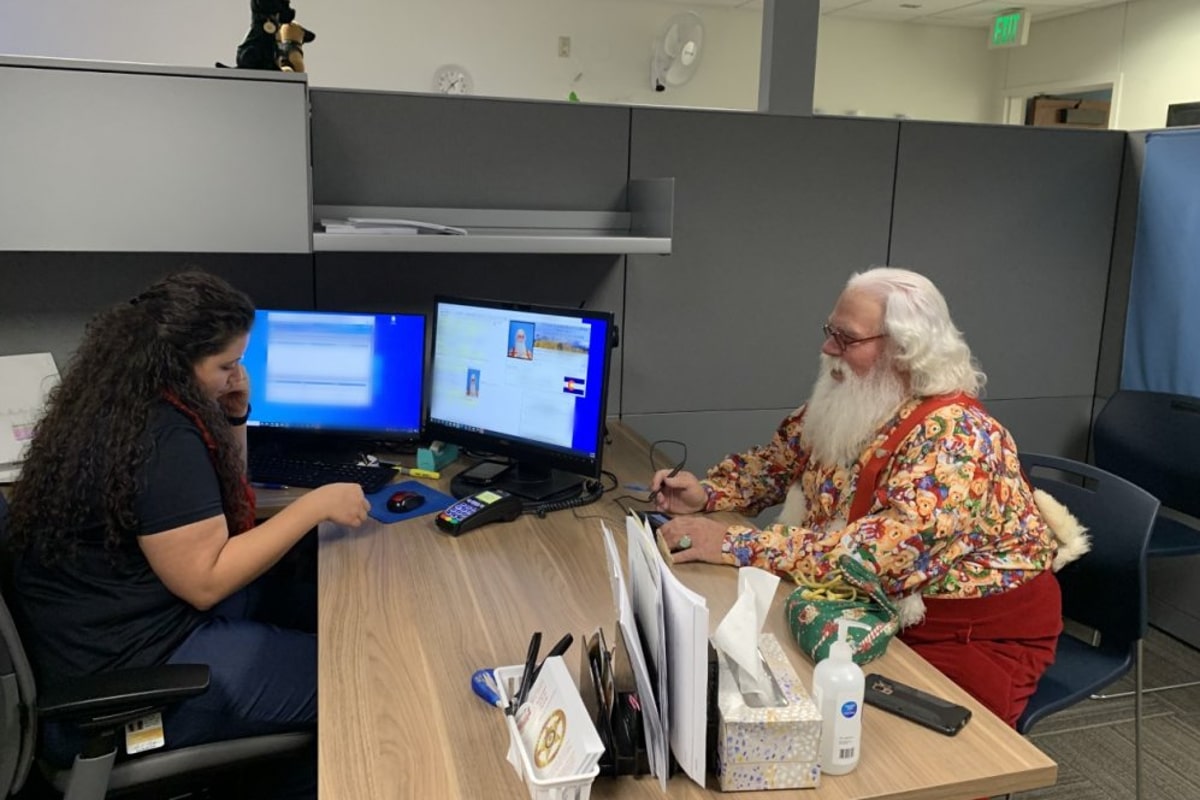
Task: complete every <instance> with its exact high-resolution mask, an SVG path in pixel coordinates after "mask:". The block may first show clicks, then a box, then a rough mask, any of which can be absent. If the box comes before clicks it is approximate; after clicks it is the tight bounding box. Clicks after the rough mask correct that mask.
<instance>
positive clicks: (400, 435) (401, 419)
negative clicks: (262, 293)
mask: <svg viewBox="0 0 1200 800" xmlns="http://www.w3.org/2000/svg"><path fill="white" fill-rule="evenodd" d="M242 362H243V363H244V364H245V366H246V370H247V371H248V372H249V373H250V419H249V420H248V422H247V423H246V424H247V425H248V426H249V430H248V432H247V433H248V435H252V436H254V437H255V444H256V445H258V444H264V443H273V444H279V445H282V446H292V447H304V446H307V447H310V448H314V449H320V450H323V451H326V452H336V451H337V450H339V449H345V450H346V451H347V452H349V451H351V450H353V449H354V446H355V445H356V444H361V443H362V442H363V441H364V440H370V441H373V442H384V443H405V442H408V443H411V442H414V441H417V440H418V439H420V437H421V423H422V416H423V414H422V412H423V407H422V404H423V402H424V370H425V316H424V315H422V314H365V313H354V312H344V311H288V310H275V309H259V310H258V311H256V312H255V315H254V329H253V330H252V331H251V332H250V342H249V344H248V345H247V347H246V354H245V356H244V357H243V359H242Z"/></svg>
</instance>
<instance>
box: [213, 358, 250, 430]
mask: <svg viewBox="0 0 1200 800" xmlns="http://www.w3.org/2000/svg"><path fill="white" fill-rule="evenodd" d="M217 402H218V403H220V404H221V410H222V411H224V412H225V416H227V417H234V418H241V417H244V416H246V411H247V410H248V409H249V408H250V373H248V372H246V368H245V367H244V366H242V364H241V363H239V364H238V365H237V367H236V368H235V369H234V371H233V374H232V375H230V376H229V382H228V383H227V384H225V391H223V392H221V394H220V396H218V397H217Z"/></svg>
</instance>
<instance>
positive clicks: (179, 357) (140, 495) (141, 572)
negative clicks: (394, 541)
mask: <svg viewBox="0 0 1200 800" xmlns="http://www.w3.org/2000/svg"><path fill="white" fill-rule="evenodd" d="M253 322H254V306H253V305H252V304H251V302H250V299H249V298H248V297H246V295H244V294H243V293H242V292H240V291H238V290H237V289H234V288H233V287H232V286H230V285H229V284H228V283H226V282H225V281H223V280H221V279H220V278H217V277H215V276H213V275H209V274H206V273H203V272H183V273H179V274H176V275H172V276H170V277H167V278H165V279H163V280H161V281H159V282H157V283H155V284H154V285H152V286H151V287H149V288H148V289H146V290H145V291H144V292H142V293H141V294H140V295H138V296H137V297H135V298H134V299H133V300H131V301H129V302H127V303H122V304H121V305H119V306H117V307H115V308H112V309H110V310H108V311H106V312H104V313H101V314H100V315H99V316H97V317H96V318H95V319H94V320H92V322H91V323H90V324H89V325H88V327H87V330H86V331H85V333H84V337H83V341H82V343H81V344H80V346H79V348H78V350H77V351H76V352H75V354H74V356H73V357H72V359H71V362H70V365H69V367H68V368H67V369H66V370H65V372H64V374H63V377H62V380H61V382H60V383H59V385H58V387H57V388H55V389H54V390H53V391H52V392H51V394H50V396H49V399H48V402H47V408H46V412H45V415H44V416H43V417H42V419H41V420H40V422H39V423H38V426H37V429H36V432H35V435H34V438H33V441H32V443H31V445H30V448H29V451H28V453H27V455H26V460H25V464H24V467H23V469H22V472H21V477H20V480H19V481H18V482H17V483H16V485H15V486H14V488H13V493H12V504H11V509H10V515H9V529H10V532H11V540H12V545H13V546H14V548H15V550H16V555H17V557H16V560H15V564H14V579H15V584H16V588H17V595H18V598H19V605H20V609H21V611H22V612H23V615H24V618H25V620H26V623H27V628H28V630H27V639H28V641H29V643H30V645H31V648H30V649H31V653H32V660H33V662H34V666H35V669H36V670H37V672H38V674H39V678H40V680H42V681H46V682H50V683H59V682H63V681H68V680H70V679H71V678H73V677H76V676H81V675H89V674H94V673H98V672H103V671H107V670H111V669H118V668H124V667H141V666H151V665H157V664H165V663H172V662H175V663H188V662H192V663H206V664H209V665H210V668H211V685H210V688H209V690H208V691H207V692H205V693H204V694H202V695H200V696H198V697H195V698H192V699H189V700H186V701H184V702H182V703H180V704H179V705H177V706H175V707H173V708H172V709H171V710H169V711H168V712H167V713H166V714H164V729H165V731H166V735H167V742H168V746H171V747H179V746H185V745H190V744H197V743H200V742H204V741H212V740H216V739H228V738H234V737H237V736H247V735H255V734H260V733H271V732H277V731H281V730H288V729H295V728H303V727H306V726H309V727H311V726H312V725H313V724H314V723H315V720H316V637H315V636H314V635H313V634H312V633H305V632H301V631H298V630H290V629H285V628H280V627H276V626H272V625H267V624H264V623H262V622H258V621H254V620H253V619H251V618H249V617H248V614H249V613H250V611H249V609H250V608H251V604H250V602H249V600H248V599H247V598H248V597H249V596H250V595H251V594H252V591H249V590H247V587H249V588H250V590H253V589H255V588H257V587H255V586H252V585H251V584H252V582H254V581H255V580H256V579H257V578H259V577H260V576H261V575H263V574H264V573H265V572H266V571H267V570H268V569H270V568H271V567H272V566H273V565H274V564H275V563H276V562H278V561H279V560H280V559H281V558H282V557H283V556H284V555H285V554H287V552H288V551H289V550H290V549H291V548H292V546H293V545H294V544H296V543H297V542H298V541H299V540H300V539H301V538H302V537H304V535H305V534H306V533H307V532H308V531H309V530H311V529H312V528H314V527H315V526H316V525H317V524H318V523H320V522H322V521H325V520H332V521H334V522H337V523H339V524H343V525H358V524H361V523H362V522H363V520H364V519H365V518H366V513H367V511H368V509H369V505H368V503H367V502H366V500H365V498H364V497H363V494H362V490H361V488H360V487H359V486H358V485H356V484H334V485H330V486H324V487H322V488H320V489H316V490H313V491H312V492H309V493H307V494H305V495H304V496H302V497H301V498H299V499H298V500H296V501H295V502H294V503H292V504H291V505H290V506H288V507H287V508H285V509H283V510H281V511H280V512H279V513H278V514H276V515H275V516H273V517H271V518H270V519H268V520H266V521H265V522H262V523H259V524H257V525H256V524H255V514H254V495H253V492H252V491H251V489H250V487H249V484H248V483H247V479H246V471H245V448H246V429H245V423H246V419H247V417H248V414H249V401H248V398H249V382H248V379H247V376H246V373H245V370H244V368H243V367H242V365H241V363H240V360H241V357H242V353H243V351H244V350H245V348H246V342H247V340H248V338H249V334H250V328H251V325H252V324H253ZM244 590H246V591H244ZM48 734H50V737H49V741H50V743H51V745H52V746H53V741H52V740H53V734H54V732H53V731H48Z"/></svg>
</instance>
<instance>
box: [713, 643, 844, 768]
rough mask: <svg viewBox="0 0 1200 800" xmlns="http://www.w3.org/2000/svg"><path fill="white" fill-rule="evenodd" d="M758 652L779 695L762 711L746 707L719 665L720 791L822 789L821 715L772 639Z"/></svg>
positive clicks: (724, 665) (725, 665)
mask: <svg viewBox="0 0 1200 800" xmlns="http://www.w3.org/2000/svg"><path fill="white" fill-rule="evenodd" d="M758 649H759V653H760V654H761V655H762V658H763V661H764V662H765V664H766V667H767V669H768V670H769V671H770V673H771V676H772V677H773V678H774V681H775V687H776V689H777V692H776V696H775V697H774V698H772V699H771V700H770V701H769V702H768V703H767V704H765V705H761V707H758V708H755V707H752V706H751V705H750V704H748V703H747V698H746V697H745V696H744V695H743V694H742V692H741V690H740V689H739V688H738V685H737V679H736V678H735V677H734V673H733V671H732V670H731V668H730V662H729V660H728V659H727V658H726V657H725V656H724V655H723V654H722V655H721V656H720V657H719V659H718V661H719V667H718V670H719V678H718V688H717V713H718V727H717V779H718V781H719V783H720V786H721V789H722V791H727V792H730V791H746V790H753V789H797V788H812V787H815V786H818V785H819V784H820V782H821V768H820V767H819V766H817V757H818V751H819V747H820V743H821V712H820V711H819V710H818V709H817V707H816V705H815V704H814V703H813V701H812V699H811V698H810V697H809V696H808V693H807V692H806V691H805V690H804V686H803V685H802V684H801V683H800V677H799V676H798V675H797V674H796V671H795V670H794V669H792V665H791V663H790V662H789V661H788V659H787V656H786V655H785V654H784V652H783V648H782V647H780V645H779V641H778V640H777V639H776V638H775V637H774V636H773V635H772V634H769V633H764V634H762V635H761V636H760V637H759V639H758ZM751 702H755V701H754V700H753V699H751Z"/></svg>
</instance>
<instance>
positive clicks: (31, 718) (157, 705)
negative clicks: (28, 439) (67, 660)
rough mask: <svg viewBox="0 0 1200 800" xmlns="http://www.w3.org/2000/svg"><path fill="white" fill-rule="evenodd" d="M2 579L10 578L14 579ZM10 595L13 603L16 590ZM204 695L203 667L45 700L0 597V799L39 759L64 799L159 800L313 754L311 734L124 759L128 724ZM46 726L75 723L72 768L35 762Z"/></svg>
mask: <svg viewBox="0 0 1200 800" xmlns="http://www.w3.org/2000/svg"><path fill="white" fill-rule="evenodd" d="M7 510H8V509H7V503H6V501H5V500H4V497H3V495H0V548H4V547H6V546H7V537H5V536H4V518H5V516H6V515H7ZM4 573H5V577H7V573H8V571H7V570H4ZM3 588H4V592H3V593H2V594H3V595H6V594H7V593H8V589H9V587H8V586H7V585H5V586H4V587H3ZM207 688H208V667H207V666H206V665H203V664H175V665H165V666H161V667H150V668H146V669H128V670H120V671H115V672H111V673H106V674H102V675H96V676H93V677H90V678H87V679H83V680H77V681H72V682H71V684H70V685H69V686H65V687H61V688H56V689H55V691H53V692H43V693H41V694H40V695H39V693H38V688H37V686H36V683H35V681H34V677H33V670H32V669H31V668H30V665H29V661H28V659H27V657H26V655H25V648H24V646H23V645H22V644H21V638H20V634H19V633H18V630H17V625H16V624H15V623H14V620H13V617H12V615H11V614H10V613H9V608H8V604H7V602H6V600H5V599H4V597H3V596H2V595H0V797H8V796H10V795H12V794H16V793H17V792H18V791H20V790H21V788H22V787H23V786H24V785H25V782H26V779H27V778H28V777H29V772H30V769H31V766H32V765H33V763H34V762H35V761H37V762H38V763H39V767H40V768H41V770H42V772H43V774H44V775H45V776H46V779H47V781H48V783H49V784H50V785H51V786H53V787H54V788H55V789H56V790H57V791H59V792H61V793H62V794H63V795H64V800H100V798H104V797H109V796H115V795H127V794H138V793H152V794H153V795H154V796H158V797H161V796H164V793H167V792H170V793H171V794H172V796H178V794H180V793H184V792H187V791H189V790H190V789H192V788H195V787H196V786H203V785H205V782H206V781H208V780H209V779H211V778H212V777H213V776H214V775H217V774H219V773H225V772H228V771H229V770H233V769H241V768H249V767H251V766H255V765H258V764H260V762H263V761H265V760H267V759H275V758H284V757H287V756H295V755H299V754H301V753H303V752H304V751H305V750H307V749H309V748H311V747H312V746H313V743H314V741H315V735H314V734H313V733H310V732H297V733H283V734H275V735H270V736H255V737H248V738H243V739H235V740H230V741H225V742H212V743H209V744H202V745H196V746H194V747H185V748H179V749H177V750H154V751H150V752H147V753H142V754H138V755H135V756H131V757H130V758H128V759H126V760H123V761H118V760H117V750H118V749H119V741H120V737H121V736H122V734H123V732H124V726H125V723H127V722H130V721H133V720H135V719H138V718H140V717H144V716H146V715H147V714H151V713H154V712H155V711H161V710H162V709H164V708H166V707H168V706H170V705H171V704H172V703H174V702H177V701H179V700H182V699H184V698H186V697H191V696H193V695H197V694H200V693H201V692H203V691H205V690H206V689H207ZM48 721H58V722H63V723H67V724H70V725H73V726H75V727H76V728H77V729H78V730H79V731H80V732H81V733H82V734H83V740H84V741H85V745H84V747H83V748H82V750H81V752H80V753H79V754H78V755H76V757H75V761H74V763H73V764H72V765H71V766H70V767H69V768H59V767H56V766H54V765H52V764H51V763H49V762H48V761H45V760H44V759H39V758H37V752H36V751H37V748H38V736H37V731H38V725H39V723H41V722H48ZM167 735H168V736H169V735H170V733H169V731H168V733H167Z"/></svg>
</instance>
